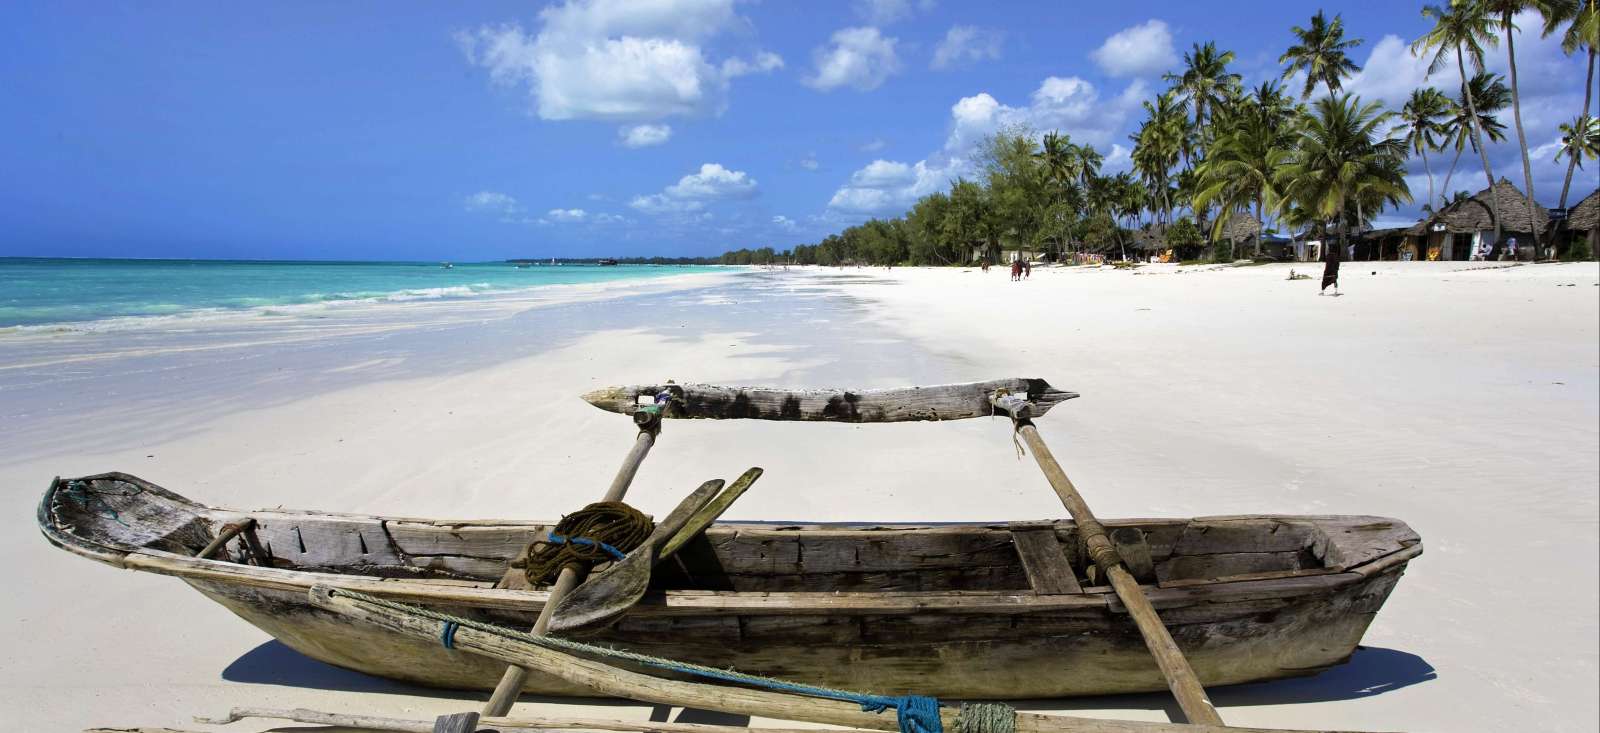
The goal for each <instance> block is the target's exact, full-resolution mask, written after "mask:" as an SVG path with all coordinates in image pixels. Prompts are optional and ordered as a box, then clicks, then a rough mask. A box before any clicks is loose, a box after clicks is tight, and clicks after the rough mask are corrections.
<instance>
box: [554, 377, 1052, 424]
mask: <svg viewBox="0 0 1600 733" xmlns="http://www.w3.org/2000/svg"><path fill="white" fill-rule="evenodd" d="M663 389H671V390H672V391H673V394H674V398H673V408H674V409H673V411H672V413H671V414H669V415H666V417H673V418H699V419H713V420H725V419H732V418H745V419H756V420H810V421H824V422H850V423H866V422H910V421H915V420H960V419H963V418H969V417H988V416H990V415H993V414H994V406H993V405H991V404H989V396H990V395H992V394H994V393H995V391H996V390H1002V389H1003V390H1007V391H1009V392H1012V393H1023V392H1026V393H1027V394H1028V396H1029V397H1030V398H1031V399H1032V400H1033V401H1034V414H1036V415H1043V414H1044V413H1045V412H1046V411H1048V410H1049V409H1050V408H1051V407H1054V406H1055V405H1057V404H1058V403H1061V402H1064V401H1066V400H1070V399H1072V398H1074V397H1077V396H1078V395H1077V394H1076V393H1073V392H1066V391H1063V390H1059V389H1055V388H1054V387H1051V386H1050V384H1049V383H1048V382H1046V381H1044V380H1043V379H996V380H993V381H989V382H973V383H968V384H944V385H939V386H934V387H905V388H901V389H875V390H872V389H869V390H849V389H768V388H761V387H717V386H713V385H708V384H668V385H635V386H629V387H608V388H606V389H599V390H595V391H593V392H590V393H588V394H586V395H584V396H583V399H584V400H586V401H588V402H589V404H591V405H594V406H595V407H598V408H600V409H602V410H610V411H611V412H620V413H622V414H624V415H631V414H634V413H635V412H637V411H638V410H639V409H640V407H639V405H638V398H639V397H641V396H647V395H654V394H657V393H659V392H660V391H661V390H663Z"/></svg>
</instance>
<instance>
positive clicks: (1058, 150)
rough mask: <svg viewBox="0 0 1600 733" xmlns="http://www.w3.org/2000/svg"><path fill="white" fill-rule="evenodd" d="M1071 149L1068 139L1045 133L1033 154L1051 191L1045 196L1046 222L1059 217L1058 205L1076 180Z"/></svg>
mask: <svg viewBox="0 0 1600 733" xmlns="http://www.w3.org/2000/svg"><path fill="white" fill-rule="evenodd" d="M1072 148H1073V145H1072V139H1071V138H1070V137H1068V136H1066V135H1061V134H1057V133H1055V132H1048V133H1045V136H1044V144H1043V146H1042V147H1041V148H1040V149H1039V150H1038V151H1036V152H1034V154H1033V157H1034V160H1036V161H1038V163H1039V166H1040V168H1041V169H1042V172H1043V174H1044V180H1045V181H1046V182H1047V183H1049V184H1051V191H1050V192H1049V193H1048V194H1047V198H1048V199H1049V204H1048V206H1047V213H1046V215H1045V217H1044V218H1045V220H1046V221H1048V220H1049V219H1050V218H1051V217H1053V216H1059V214H1060V213H1061V209H1060V207H1059V206H1058V205H1059V204H1060V203H1061V202H1062V201H1063V200H1065V199H1066V198H1067V196H1068V195H1069V194H1070V192H1071V188H1072V186H1073V183H1074V182H1075V180H1076V178H1077V175H1076V174H1077V171H1076V164H1075V163H1076V161H1075V160H1074V155H1073V150H1072ZM1058 231H1059V229H1058ZM1060 243H1061V242H1058V244H1060Z"/></svg>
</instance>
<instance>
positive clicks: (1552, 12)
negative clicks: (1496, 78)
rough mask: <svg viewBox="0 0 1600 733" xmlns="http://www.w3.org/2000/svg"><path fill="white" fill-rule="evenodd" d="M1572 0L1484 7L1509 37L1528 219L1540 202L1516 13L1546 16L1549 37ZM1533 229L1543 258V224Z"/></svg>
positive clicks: (1522, 0)
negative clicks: (1526, 124)
mask: <svg viewBox="0 0 1600 733" xmlns="http://www.w3.org/2000/svg"><path fill="white" fill-rule="evenodd" d="M1566 5H1568V3H1567V2H1566V0H1484V10H1486V11H1487V12H1488V14H1489V16H1490V17H1492V18H1494V19H1495V22H1496V23H1497V24H1498V25H1499V26H1500V31H1501V32H1502V33H1504V34H1505V39H1506V63H1507V64H1508V68H1507V70H1508V71H1509V72H1510V73H1511V121H1512V122H1513V123H1514V124H1515V125H1516V128H1517V147H1518V148H1520V149H1521V151H1522V183H1523V185H1525V186H1527V194H1528V199H1527V206H1528V221H1530V222H1532V221H1537V219H1536V217H1535V216H1534V208H1535V207H1536V206H1538V204H1536V203H1534V201H1533V197H1534V194H1533V165H1532V164H1531V163H1530V162H1529V161H1528V134H1527V133H1525V132H1523V131H1522V93H1521V90H1520V89H1519V88H1518V86H1517V46H1516V43H1517V42H1516V35H1515V34H1514V33H1513V31H1515V30H1517V25H1516V23H1514V22H1513V16H1515V15H1516V14H1517V13H1520V12H1522V11H1524V10H1531V11H1534V12H1537V13H1539V15H1540V16H1542V17H1543V18H1544V21H1545V23H1544V35H1546V36H1548V35H1550V34H1551V33H1552V32H1554V31H1555V26H1556V24H1557V22H1559V21H1558V19H1559V18H1562V17H1564V16H1566V15H1567V14H1568V12H1569V11H1568V10H1567V9H1566ZM1531 228H1532V229H1533V233H1532V236H1533V249H1532V250H1531V251H1532V252H1533V259H1539V252H1540V250H1541V248H1540V246H1539V227H1536V226H1535V227H1531Z"/></svg>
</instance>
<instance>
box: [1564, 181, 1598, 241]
mask: <svg viewBox="0 0 1600 733" xmlns="http://www.w3.org/2000/svg"><path fill="white" fill-rule="evenodd" d="M1597 228H1600V188H1597V189H1595V190H1594V192H1593V193H1590V194H1589V195H1588V196H1585V197H1583V200H1582V201H1579V202H1578V205H1577V206H1574V207H1572V208H1571V209H1568V210H1567V229H1570V230H1572V231H1579V232H1588V231H1593V230H1595V229H1597Z"/></svg>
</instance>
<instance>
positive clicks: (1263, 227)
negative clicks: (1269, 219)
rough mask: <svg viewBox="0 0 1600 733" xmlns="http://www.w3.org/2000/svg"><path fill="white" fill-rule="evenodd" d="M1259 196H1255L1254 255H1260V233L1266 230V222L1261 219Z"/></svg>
mask: <svg viewBox="0 0 1600 733" xmlns="http://www.w3.org/2000/svg"><path fill="white" fill-rule="evenodd" d="M1261 198H1262V197H1260V196H1257V197H1256V252H1255V256H1256V257H1260V256H1261V235H1263V234H1265V233H1266V231H1267V223H1266V222H1265V221H1262V220H1261Z"/></svg>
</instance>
